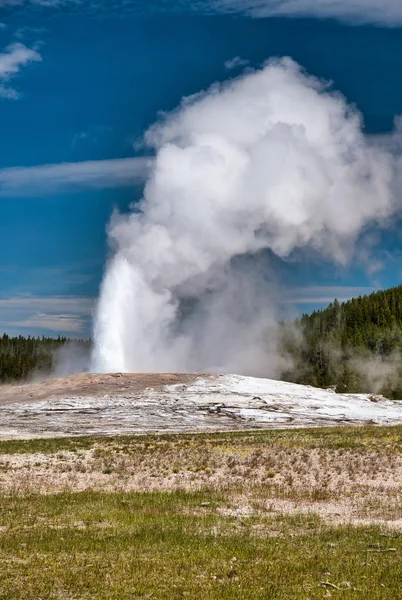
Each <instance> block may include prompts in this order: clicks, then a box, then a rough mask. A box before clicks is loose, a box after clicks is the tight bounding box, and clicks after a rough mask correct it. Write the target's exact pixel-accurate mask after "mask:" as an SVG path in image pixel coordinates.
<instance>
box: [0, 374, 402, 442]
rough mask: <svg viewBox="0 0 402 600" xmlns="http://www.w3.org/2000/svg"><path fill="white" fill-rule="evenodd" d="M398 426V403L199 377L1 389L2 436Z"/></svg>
mask: <svg viewBox="0 0 402 600" xmlns="http://www.w3.org/2000/svg"><path fill="white" fill-rule="evenodd" d="M399 423H402V403H399V402H391V401H389V400H386V399H384V398H382V397H379V396H374V395H362V394H360V395H348V394H344V395H341V394H336V393H334V392H333V391H331V390H318V389H315V388H312V387H309V386H300V385H295V384H289V383H284V382H280V381H272V380H268V379H256V378H251V377H240V376H237V375H200V374H193V375H192V374H120V373H115V374H110V375H95V374H83V375H76V376H72V377H68V378H63V379H48V380H46V381H43V382H40V383H31V384H25V385H16V386H2V387H0V439H30V438H43V437H65V436H78V435H120V434H137V433H164V432H193V431H194V432H196V431H199V432H202V431H224V430H239V429H241V430H247V429H268V428H289V427H314V426H326V425H347V424H349V425H350V424H383V425H394V424H399Z"/></svg>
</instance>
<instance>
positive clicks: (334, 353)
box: [279, 286, 402, 399]
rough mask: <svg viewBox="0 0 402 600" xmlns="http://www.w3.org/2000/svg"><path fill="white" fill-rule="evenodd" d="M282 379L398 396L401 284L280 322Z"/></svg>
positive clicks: (401, 388) (401, 392)
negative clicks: (285, 362)
mask: <svg viewBox="0 0 402 600" xmlns="http://www.w3.org/2000/svg"><path fill="white" fill-rule="evenodd" d="M279 346H280V352H281V354H283V355H284V356H286V357H288V358H289V365H290V366H289V368H288V369H287V370H286V371H285V372H284V373H283V374H282V377H283V378H284V379H285V380H287V381H292V382H295V383H303V384H307V385H313V386H317V387H329V386H336V389H337V391H338V392H380V393H382V394H384V395H385V396H387V397H389V398H393V399H402V286H398V287H395V288H392V289H388V290H385V291H379V292H374V293H372V294H370V295H367V296H361V297H359V298H353V299H352V300H348V301H347V302H344V303H343V304H340V303H339V302H338V301H337V300H335V301H334V302H333V303H331V304H330V305H329V306H328V308H326V309H324V310H319V311H315V312H313V313H312V314H311V315H303V316H302V317H301V318H300V319H297V320H296V321H294V322H291V323H290V322H286V323H281V326H280V336H279Z"/></svg>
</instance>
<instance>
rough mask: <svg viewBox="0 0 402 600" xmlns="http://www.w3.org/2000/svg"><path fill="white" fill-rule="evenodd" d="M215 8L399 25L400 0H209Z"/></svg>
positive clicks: (401, 22)
mask: <svg viewBox="0 0 402 600" xmlns="http://www.w3.org/2000/svg"><path fill="white" fill-rule="evenodd" d="M212 3H213V6H214V7H215V9H216V10H218V11H224V12H240V13H246V14H248V15H250V16H252V17H256V18H259V17H318V18H336V19H341V20H346V21H352V22H357V23H375V24H380V25H388V26H395V25H402V2H401V0H212Z"/></svg>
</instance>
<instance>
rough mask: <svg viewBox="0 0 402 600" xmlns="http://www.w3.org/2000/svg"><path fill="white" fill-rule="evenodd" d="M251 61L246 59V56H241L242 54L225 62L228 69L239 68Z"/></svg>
mask: <svg viewBox="0 0 402 600" xmlns="http://www.w3.org/2000/svg"><path fill="white" fill-rule="evenodd" d="M249 62H250V61H248V60H245V59H244V58H240V56H236V57H235V58H232V59H230V60H227V61H226V62H225V68H226V69H228V70H231V69H238V68H240V67H245V66H246V65H248V64H249Z"/></svg>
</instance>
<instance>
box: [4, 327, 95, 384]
mask: <svg viewBox="0 0 402 600" xmlns="http://www.w3.org/2000/svg"><path fill="white" fill-rule="evenodd" d="M68 343H73V344H74V345H75V346H76V345H77V347H78V348H82V349H83V350H84V351H88V353H89V347H90V342H89V341H87V340H73V341H72V340H70V339H69V338H66V337H61V336H59V337H57V338H51V337H44V336H43V337H31V336H28V337H23V336H21V335H20V336H18V337H10V336H8V335H7V334H6V333H5V334H4V335H3V336H2V337H0V382H1V383H10V382H13V381H19V380H28V379H30V378H32V377H33V376H35V375H49V374H51V373H52V372H53V371H54V369H55V367H56V365H57V361H58V357H59V351H60V350H61V349H62V348H63V347H65V346H66V344H68Z"/></svg>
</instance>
